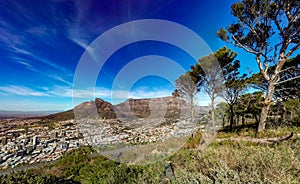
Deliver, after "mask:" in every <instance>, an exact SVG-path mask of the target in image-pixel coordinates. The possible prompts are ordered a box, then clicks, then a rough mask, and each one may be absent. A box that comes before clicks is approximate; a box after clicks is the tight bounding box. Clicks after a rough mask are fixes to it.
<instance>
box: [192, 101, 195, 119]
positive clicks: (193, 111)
mask: <svg viewBox="0 0 300 184" xmlns="http://www.w3.org/2000/svg"><path fill="white" fill-rule="evenodd" d="M194 120H195V110H194V99H193V97H192V99H191V121H192V123H194Z"/></svg>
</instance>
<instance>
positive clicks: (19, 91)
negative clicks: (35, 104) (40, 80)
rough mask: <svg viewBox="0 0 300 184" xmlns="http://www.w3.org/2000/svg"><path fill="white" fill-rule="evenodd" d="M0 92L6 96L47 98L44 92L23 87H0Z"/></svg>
mask: <svg viewBox="0 0 300 184" xmlns="http://www.w3.org/2000/svg"><path fill="white" fill-rule="evenodd" d="M0 92H2V93H4V94H7V95H19V96H49V94H47V93H46V92H41V91H37V90H33V89H31V88H28V87H25V86H15V85H11V86H0Z"/></svg>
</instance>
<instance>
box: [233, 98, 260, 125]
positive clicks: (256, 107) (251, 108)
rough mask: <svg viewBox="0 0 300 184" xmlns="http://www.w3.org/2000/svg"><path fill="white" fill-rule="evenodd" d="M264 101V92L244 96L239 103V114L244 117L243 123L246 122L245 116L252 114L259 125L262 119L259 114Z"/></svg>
mask: <svg viewBox="0 0 300 184" xmlns="http://www.w3.org/2000/svg"><path fill="white" fill-rule="evenodd" d="M263 101H264V97H263V93H262V92H254V93H252V94H249V93H248V94H244V95H242V96H241V97H240V98H239V99H238V101H237V108H238V109H239V114H241V115H242V121H244V116H245V115H247V114H251V115H252V117H253V118H254V119H255V122H256V123H258V122H259V119H260V118H259V114H260V113H261V110H262V107H263ZM243 124H244V122H243Z"/></svg>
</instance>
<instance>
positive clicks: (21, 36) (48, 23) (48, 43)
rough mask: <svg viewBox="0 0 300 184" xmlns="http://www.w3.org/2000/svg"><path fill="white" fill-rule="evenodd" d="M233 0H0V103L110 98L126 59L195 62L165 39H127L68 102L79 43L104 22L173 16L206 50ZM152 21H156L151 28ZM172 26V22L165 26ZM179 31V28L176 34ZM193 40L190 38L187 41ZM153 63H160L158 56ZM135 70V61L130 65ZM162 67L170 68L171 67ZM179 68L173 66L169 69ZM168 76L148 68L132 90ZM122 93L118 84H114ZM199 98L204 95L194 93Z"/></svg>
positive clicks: (65, 104)
mask: <svg viewBox="0 0 300 184" xmlns="http://www.w3.org/2000/svg"><path fill="white" fill-rule="evenodd" d="M233 2H235V1H232V0H227V1H221V0H213V1H204V0H203V1H202V0H191V1H186V0H171V1H166V0H157V1H153V0H143V1H140V0H132V1H127V0H109V1H108V0H100V1H97V0H94V1H91V0H87V1H86V0H85V1H83V0H82V1H79V0H77V1H76V0H65V1H63V0H62V1H60V0H48V1H40V0H30V1H29V0H22V1H20V0H18V1H17V0H10V1H1V2H0V79H1V80H0V110H18V111H19V110H21V111H36V110H39V111H40V110H66V109H71V108H72V107H73V106H74V105H76V104H77V103H79V101H86V100H92V99H93V98H94V97H100V98H103V99H105V100H108V101H111V102H114V101H113V100H112V98H111V92H112V90H114V89H113V88H112V86H113V82H114V79H115V77H116V76H117V74H118V72H119V71H121V70H122V68H124V67H125V66H126V65H127V64H128V63H130V62H131V61H132V60H134V59H136V58H138V57H142V56H146V55H160V56H164V57H167V58H171V59H172V60H173V61H176V62H177V64H179V65H180V66H181V67H182V68H184V69H185V70H187V69H189V67H190V65H191V64H193V63H195V62H196V61H195V60H193V59H192V58H191V57H190V56H189V55H188V54H187V53H185V52H184V51H182V50H181V49H179V48H176V47H174V46H172V45H170V44H167V43H161V42H156V41H143V42H137V43H131V44H129V45H126V46H124V47H123V48H122V49H120V50H118V51H117V52H115V53H114V54H113V55H112V56H111V57H110V58H109V59H108V60H107V61H106V62H105V64H104V66H103V67H102V69H101V71H100V73H99V76H101V77H99V78H98V79H97V82H96V84H95V86H94V87H95V94H94V96H89V95H88V94H89V93H88V92H87V91H86V90H91V89H90V88H89V89H82V91H80V92H79V93H77V94H80V95H79V96H78V98H79V99H80V100H79V101H76V104H73V100H72V94H73V93H72V85H73V78H74V75H75V71H76V67H77V64H78V62H79V61H80V58H81V56H82V54H83V53H84V51H85V49H86V48H87V47H88V46H89V45H90V43H92V42H93V40H95V39H96V38H97V37H98V36H100V35H101V34H102V33H104V32H106V31H108V30H109V29H111V28H113V27H115V26H118V25H120V24H123V23H126V22H128V21H134V20H140V19H163V20H168V21H173V22H176V23H178V24H181V25H183V26H186V27H187V28H189V29H191V30H193V31H194V32H196V33H197V34H198V35H199V36H201V37H202V38H203V39H204V41H205V42H206V43H207V44H208V46H209V47H210V48H211V50H212V51H216V50H218V49H219V48H221V47H222V46H224V45H226V44H225V43H224V42H223V41H221V40H220V39H218V38H217V37H216V31H217V30H218V29H220V28H221V27H226V26H227V25H229V24H230V23H232V22H233V21H234V19H233V17H232V15H231V14H230V5H231V4H232V3H233ZM158 29H159V28H158ZM169 31H172V30H169ZM182 37H184V35H182ZM191 44H193V43H191ZM226 46H228V47H229V48H232V49H233V50H234V51H236V52H238V54H239V56H238V59H239V60H241V64H242V68H241V70H242V72H248V69H251V70H252V71H253V72H255V71H257V66H256V63H255V62H254V61H252V62H249V61H250V60H253V56H252V55H250V54H248V53H245V52H243V51H242V50H240V49H238V48H234V47H233V46H231V45H226ZM157 62H158V63H157V67H158V68H159V67H162V66H160V64H159V61H157ZM136 70H138V69H136ZM168 72H172V67H171V68H170V70H169V71H168ZM176 75H177V76H179V74H178V73H176V72H174V76H176ZM173 82H174V81H168V80H166V79H164V78H162V77H159V76H147V77H144V78H141V79H139V80H137V81H136V83H134V85H133V86H132V87H131V89H130V95H129V96H128V97H132V98H142V97H160V96H167V95H170V94H171V92H172V91H173V90H174V86H173ZM115 90H116V91H118V92H119V93H123V92H124V91H122V90H121V89H115ZM200 101H203V105H204V104H205V103H206V104H207V102H208V98H207V97H206V96H203V98H202V99H201V98H200Z"/></svg>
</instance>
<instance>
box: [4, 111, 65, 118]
mask: <svg viewBox="0 0 300 184" xmlns="http://www.w3.org/2000/svg"><path fill="white" fill-rule="evenodd" d="M56 112H59V111H55V110H53V111H5V110H0V119H2V118H3V119H6V118H31V117H40V116H45V115H48V114H53V113H56Z"/></svg>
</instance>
